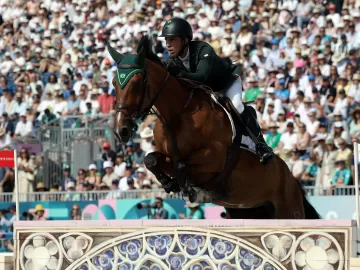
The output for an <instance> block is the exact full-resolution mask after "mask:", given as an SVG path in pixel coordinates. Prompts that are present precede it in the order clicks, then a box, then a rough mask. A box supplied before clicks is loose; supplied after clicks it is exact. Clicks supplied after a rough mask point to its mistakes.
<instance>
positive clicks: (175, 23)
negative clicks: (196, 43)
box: [160, 18, 193, 55]
mask: <svg viewBox="0 0 360 270" xmlns="http://www.w3.org/2000/svg"><path fill="white" fill-rule="evenodd" d="M160 37H181V40H182V47H181V50H180V51H179V53H178V55H182V53H183V52H184V50H185V47H186V45H187V44H186V43H185V38H188V39H189V41H190V40H192V38H193V33H192V28H191V25H190V24H189V23H188V22H187V21H186V20H184V19H182V18H172V19H170V20H168V21H166V23H165V25H164V27H163V29H162V33H161V36H160Z"/></svg>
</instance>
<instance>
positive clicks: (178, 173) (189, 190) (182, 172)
mask: <svg viewBox="0 0 360 270" xmlns="http://www.w3.org/2000/svg"><path fill="white" fill-rule="evenodd" d="M174 175H175V179H176V182H177V183H178V184H179V187H180V189H181V191H182V193H183V194H184V196H187V197H189V201H190V202H191V203H194V202H195V201H196V199H197V193H196V191H195V189H194V188H193V187H192V186H191V185H190V184H189V182H188V181H187V176H188V175H187V171H186V165H185V163H184V161H182V160H178V161H176V162H175V171H174Z"/></svg>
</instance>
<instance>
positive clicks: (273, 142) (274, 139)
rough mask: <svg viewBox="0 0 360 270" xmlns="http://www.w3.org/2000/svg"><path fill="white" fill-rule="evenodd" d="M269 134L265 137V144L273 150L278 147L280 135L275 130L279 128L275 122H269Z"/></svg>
mask: <svg viewBox="0 0 360 270" xmlns="http://www.w3.org/2000/svg"><path fill="white" fill-rule="evenodd" d="M268 127H269V129H270V133H269V134H268V135H267V137H266V143H267V144H268V145H269V146H270V147H271V148H272V149H275V148H277V147H278V146H279V143H280V138H281V134H280V133H278V131H277V129H278V128H279V127H278V126H277V125H276V123H275V122H270V123H269V125H268Z"/></svg>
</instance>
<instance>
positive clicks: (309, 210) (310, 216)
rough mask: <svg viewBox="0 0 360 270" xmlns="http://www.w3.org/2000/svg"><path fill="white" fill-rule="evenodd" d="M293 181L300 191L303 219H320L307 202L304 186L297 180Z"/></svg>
mask: <svg viewBox="0 0 360 270" xmlns="http://www.w3.org/2000/svg"><path fill="white" fill-rule="evenodd" d="M295 181H296V183H297V184H298V186H299V188H300V191H301V196H302V199H303V205H304V212H305V219H321V216H320V214H319V213H318V212H317V211H316V209H315V208H314V206H312V205H311V203H310V202H309V200H308V197H307V195H306V191H305V188H304V186H303V185H302V184H301V183H300V181H299V180H297V179H295Z"/></svg>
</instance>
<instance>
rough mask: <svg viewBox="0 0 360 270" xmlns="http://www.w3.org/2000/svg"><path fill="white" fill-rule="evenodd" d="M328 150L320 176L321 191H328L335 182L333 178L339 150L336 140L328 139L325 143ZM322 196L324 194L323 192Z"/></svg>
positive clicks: (324, 156)
mask: <svg viewBox="0 0 360 270" xmlns="http://www.w3.org/2000/svg"><path fill="white" fill-rule="evenodd" d="M325 144H326V150H325V153H324V155H323V159H322V163H321V172H320V174H319V177H320V178H319V184H318V186H319V189H321V191H325V190H328V189H329V188H330V186H331V182H332V180H333V176H334V174H335V170H336V167H335V161H336V156H337V154H338V150H337V148H336V146H335V144H334V139H332V138H331V137H330V138H327V139H326V141H325ZM321 194H322V192H321Z"/></svg>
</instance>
